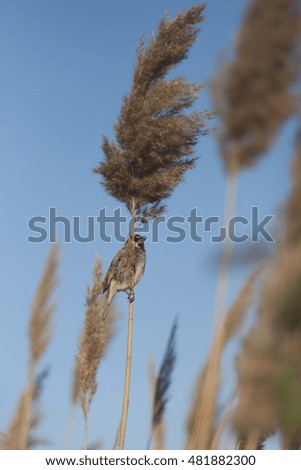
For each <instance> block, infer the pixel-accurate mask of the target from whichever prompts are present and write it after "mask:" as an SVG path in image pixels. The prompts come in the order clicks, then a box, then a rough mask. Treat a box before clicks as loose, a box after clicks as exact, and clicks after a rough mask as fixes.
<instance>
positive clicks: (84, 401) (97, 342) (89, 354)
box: [72, 256, 115, 449]
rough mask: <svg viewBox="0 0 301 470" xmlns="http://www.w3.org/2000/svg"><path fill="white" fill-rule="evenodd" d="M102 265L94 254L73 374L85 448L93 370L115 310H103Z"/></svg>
mask: <svg viewBox="0 0 301 470" xmlns="http://www.w3.org/2000/svg"><path fill="white" fill-rule="evenodd" d="M102 281H103V277H102V266H101V262H100V259H99V257H98V256H97V257H96V259H95V263H94V269H93V285H92V288H89V287H88V289H87V294H86V313H85V322H84V328H83V332H82V335H81V338H80V342H79V350H78V354H77V359H76V367H75V371H74V378H73V392H72V400H73V403H76V402H77V401H78V400H79V401H80V404H81V408H82V412H83V415H84V420H85V432H84V448H85V449H87V447H88V415H89V411H90V405H91V402H92V400H93V397H94V395H95V393H96V390H97V381H96V374H97V370H98V367H99V364H100V361H101V360H102V358H103V357H104V355H105V353H106V350H107V347H108V344H109V342H110V340H111V338H112V334H113V323H114V316H115V315H114V314H113V312H112V310H111V312H110V315H109V316H108V319H107V321H103V320H102V317H103V312H104V311H105V309H106V308H107V305H106V301H105V299H104V297H103V296H101V293H102Z"/></svg>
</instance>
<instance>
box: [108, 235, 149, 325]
mask: <svg viewBox="0 0 301 470" xmlns="http://www.w3.org/2000/svg"><path fill="white" fill-rule="evenodd" d="M144 242H145V237H143V236H141V235H135V236H134V238H132V237H131V236H129V237H128V239H127V241H126V242H125V244H124V246H123V247H122V248H121V250H119V251H118V253H117V254H116V255H115V256H114V258H113V260H112V262H111V264H110V267H109V269H108V271H107V274H106V275H105V278H104V281H103V284H102V293H103V294H106V303H107V308H106V309H105V311H104V314H103V320H105V318H106V316H107V311H108V308H109V306H110V304H111V302H112V300H113V298H114V297H115V295H116V294H117V292H120V291H123V292H127V294H128V299H129V301H130V302H133V300H134V292H133V289H134V287H135V286H136V284H138V282H139V281H140V280H141V279H142V276H143V274H144V269H145V263H146V253H145V248H144Z"/></svg>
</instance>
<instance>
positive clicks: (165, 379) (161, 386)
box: [149, 319, 178, 449]
mask: <svg viewBox="0 0 301 470" xmlns="http://www.w3.org/2000/svg"><path fill="white" fill-rule="evenodd" d="M177 327H178V323H177V319H175V320H174V322H173V325H172V328H171V331H170V335H169V338H168V342H167V346H166V351H165V354H164V357H163V360H162V363H161V366H160V369H159V373H158V376H157V377H156V378H155V377H154V378H155V380H154V387H153V388H154V393H153V406H152V429H151V437H150V439H149V447H150V444H151V440H152V437H153V438H154V441H155V449H164V434H165V433H164V424H163V419H164V413H165V409H166V405H167V402H168V399H169V397H168V392H169V389H170V385H171V377H172V372H173V370H174V367H175V361H176V353H175V340H176V332H177ZM152 375H153V376H154V374H153V373H152Z"/></svg>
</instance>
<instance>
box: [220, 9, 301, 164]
mask: <svg viewBox="0 0 301 470" xmlns="http://www.w3.org/2000/svg"><path fill="white" fill-rule="evenodd" d="M300 21H301V11H300V1H299V0H266V1H264V2H262V1H261V0H253V1H251V3H250V5H249V7H248V9H247V12H246V15H245V18H244V20H243V22H242V24H241V29H240V32H239V34H238V36H237V38H236V41H235V50H234V54H235V57H234V60H233V61H232V62H231V63H226V64H225V65H224V66H222V69H221V72H220V74H219V76H218V78H217V80H216V82H215V84H214V87H213V97H214V101H215V105H216V108H217V112H218V114H219V116H220V118H221V129H220V133H219V141H220V145H221V153H222V158H223V160H224V163H225V166H226V169H227V171H228V172H231V171H236V170H239V169H241V168H245V167H249V166H251V165H254V164H255V163H256V161H257V160H258V158H259V157H260V156H262V155H263V154H264V152H266V150H267V149H268V147H269V145H270V144H271V141H272V140H273V138H274V137H275V136H276V135H277V132H278V130H279V129H280V127H281V125H282V124H283V122H284V121H285V120H286V119H287V118H288V117H290V116H291V115H292V114H293V113H294V112H296V111H297V107H296V104H295V100H294V91H293V85H294V83H295V81H296V79H297V78H298V74H299V70H300V24H301V23H300Z"/></svg>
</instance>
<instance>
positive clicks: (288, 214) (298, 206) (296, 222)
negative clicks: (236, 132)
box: [279, 122, 301, 246]
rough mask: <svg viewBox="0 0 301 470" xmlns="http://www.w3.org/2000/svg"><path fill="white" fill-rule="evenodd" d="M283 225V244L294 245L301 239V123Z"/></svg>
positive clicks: (284, 209) (281, 238)
mask: <svg viewBox="0 0 301 470" xmlns="http://www.w3.org/2000/svg"><path fill="white" fill-rule="evenodd" d="M281 215H282V217H281V219H282V220H281V225H282V226H283V227H285V231H284V233H283V232H282V233H280V234H279V237H280V240H279V242H281V243H282V244H285V245H286V246H293V245H295V244H296V243H298V242H299V241H300V240H301V123H300V122H299V129H298V132H297V136H296V142H295V155H294V157H293V163H292V166H291V191H290V194H289V196H288V198H287V200H286V202H285V205H284V207H283V211H282V214H281Z"/></svg>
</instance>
